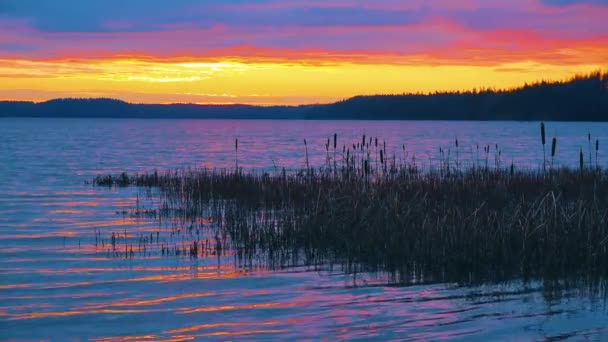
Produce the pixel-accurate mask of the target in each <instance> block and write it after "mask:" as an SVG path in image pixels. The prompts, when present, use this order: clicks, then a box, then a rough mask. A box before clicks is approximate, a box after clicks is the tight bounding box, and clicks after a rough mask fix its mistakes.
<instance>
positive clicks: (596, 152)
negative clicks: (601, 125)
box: [595, 139, 600, 168]
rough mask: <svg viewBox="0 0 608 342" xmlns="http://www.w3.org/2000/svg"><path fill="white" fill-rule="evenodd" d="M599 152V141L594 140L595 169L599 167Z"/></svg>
mask: <svg viewBox="0 0 608 342" xmlns="http://www.w3.org/2000/svg"><path fill="white" fill-rule="evenodd" d="M599 151H600V140H599V139H596V140H595V167H596V168H599V167H600V162H599V160H598V159H599V158H598V156H599Z"/></svg>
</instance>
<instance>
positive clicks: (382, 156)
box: [380, 150, 384, 164]
mask: <svg viewBox="0 0 608 342" xmlns="http://www.w3.org/2000/svg"><path fill="white" fill-rule="evenodd" d="M380 164H384V153H382V150H380Z"/></svg>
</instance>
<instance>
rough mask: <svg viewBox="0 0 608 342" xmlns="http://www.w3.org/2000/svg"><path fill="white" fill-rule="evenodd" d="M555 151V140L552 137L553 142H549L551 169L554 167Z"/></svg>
mask: <svg viewBox="0 0 608 342" xmlns="http://www.w3.org/2000/svg"><path fill="white" fill-rule="evenodd" d="M556 149H557V138H556V137H553V141H551V168H553V165H554V161H555V151H556Z"/></svg>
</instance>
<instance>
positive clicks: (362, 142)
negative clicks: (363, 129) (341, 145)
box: [361, 134, 365, 149]
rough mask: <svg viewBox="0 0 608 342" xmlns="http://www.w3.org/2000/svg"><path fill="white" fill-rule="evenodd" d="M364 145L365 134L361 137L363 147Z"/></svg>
mask: <svg viewBox="0 0 608 342" xmlns="http://www.w3.org/2000/svg"><path fill="white" fill-rule="evenodd" d="M364 145H365V134H363V138H361V149H363V146H364Z"/></svg>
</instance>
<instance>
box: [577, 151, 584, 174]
mask: <svg viewBox="0 0 608 342" xmlns="http://www.w3.org/2000/svg"><path fill="white" fill-rule="evenodd" d="M578 157H579V166H580V168H581V170H582V169H583V167H584V166H585V164H584V160H583V148H582V147H581V152H580V153H579V156H578Z"/></svg>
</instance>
